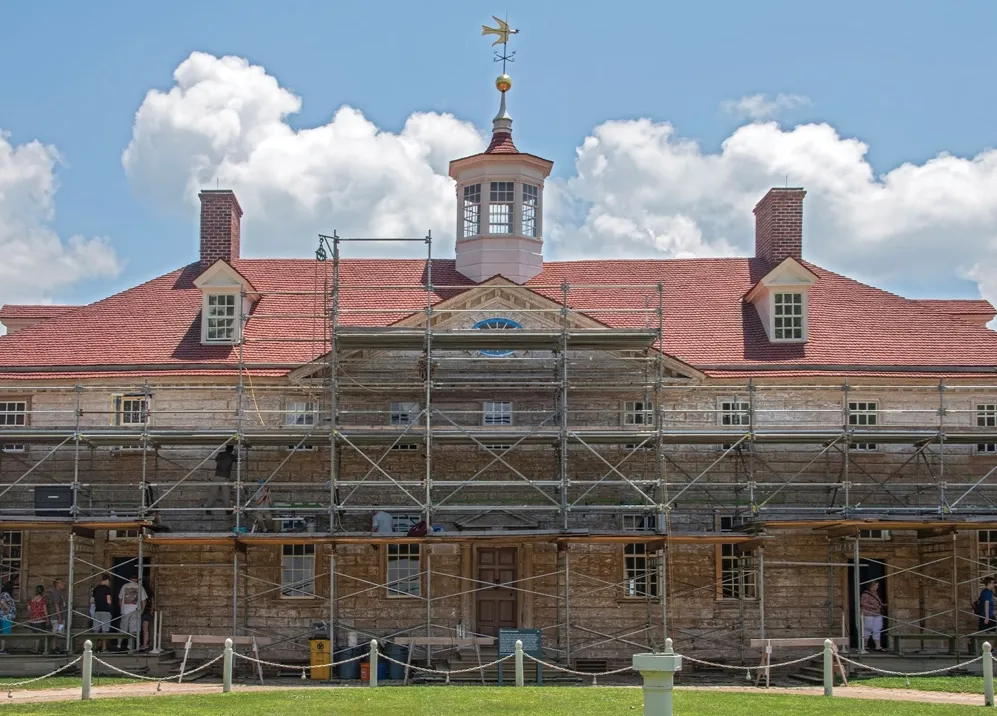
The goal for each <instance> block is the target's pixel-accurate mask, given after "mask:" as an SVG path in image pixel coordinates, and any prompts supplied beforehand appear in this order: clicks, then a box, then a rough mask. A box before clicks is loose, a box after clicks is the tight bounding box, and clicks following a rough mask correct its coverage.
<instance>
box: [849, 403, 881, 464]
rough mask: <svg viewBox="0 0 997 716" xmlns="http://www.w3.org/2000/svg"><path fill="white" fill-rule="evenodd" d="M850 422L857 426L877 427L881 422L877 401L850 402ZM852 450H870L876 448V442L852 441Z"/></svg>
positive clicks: (850, 445)
mask: <svg viewBox="0 0 997 716" xmlns="http://www.w3.org/2000/svg"><path fill="white" fill-rule="evenodd" d="M848 424H849V425H854V426H856V427H875V426H876V425H878V424H879V409H878V405H877V403H875V402H869V401H867V400H862V401H858V402H854V403H851V402H850V403H848ZM848 447H849V448H850V449H852V450H859V451H862V452H870V451H872V450H875V449H876V443H851V444H849V446H848Z"/></svg>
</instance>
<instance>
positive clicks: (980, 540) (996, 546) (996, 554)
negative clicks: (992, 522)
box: [976, 530, 997, 581]
mask: <svg viewBox="0 0 997 716" xmlns="http://www.w3.org/2000/svg"><path fill="white" fill-rule="evenodd" d="M976 563H977V564H976V570H977V572H979V575H980V580H981V581H982V580H983V579H985V578H986V577H997V530H977V531H976ZM984 564H989V565H990V566H991V568H990V569H989V570H988V569H984V567H983V565H984Z"/></svg>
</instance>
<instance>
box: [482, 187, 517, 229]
mask: <svg viewBox="0 0 997 716" xmlns="http://www.w3.org/2000/svg"><path fill="white" fill-rule="evenodd" d="M515 186H516V185H515V183H514V182H511V181H493V182H492V183H491V190H490V191H489V193H488V233H489V234H511V233H512V205H513V202H514V201H515Z"/></svg>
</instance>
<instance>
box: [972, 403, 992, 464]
mask: <svg viewBox="0 0 997 716" xmlns="http://www.w3.org/2000/svg"><path fill="white" fill-rule="evenodd" d="M976 427H978V428H994V427H997V404H995V403H980V404H978V405H977V406H976ZM976 452H997V443H980V444H978V445H977V446H976Z"/></svg>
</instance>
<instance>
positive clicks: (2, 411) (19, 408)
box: [0, 398, 30, 453]
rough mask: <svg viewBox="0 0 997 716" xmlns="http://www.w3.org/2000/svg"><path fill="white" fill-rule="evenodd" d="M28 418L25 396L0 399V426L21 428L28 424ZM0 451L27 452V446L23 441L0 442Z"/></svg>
mask: <svg viewBox="0 0 997 716" xmlns="http://www.w3.org/2000/svg"><path fill="white" fill-rule="evenodd" d="M29 420H30V418H29V416H28V400H27V398H23V399H21V398H6V399H3V400H0V427H8V428H10V427H15V428H16V427H22V428H23V427H27V426H28V422H29ZM0 434H2V433H0ZM0 451H2V452H10V453H22V452H27V447H26V446H25V445H24V444H23V443H3V444H0Z"/></svg>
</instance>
